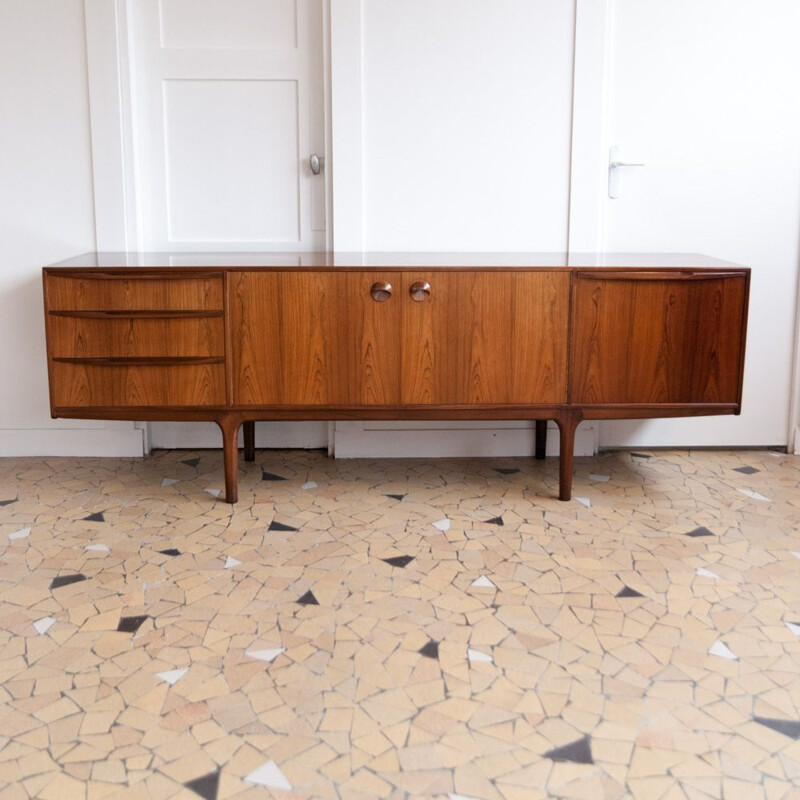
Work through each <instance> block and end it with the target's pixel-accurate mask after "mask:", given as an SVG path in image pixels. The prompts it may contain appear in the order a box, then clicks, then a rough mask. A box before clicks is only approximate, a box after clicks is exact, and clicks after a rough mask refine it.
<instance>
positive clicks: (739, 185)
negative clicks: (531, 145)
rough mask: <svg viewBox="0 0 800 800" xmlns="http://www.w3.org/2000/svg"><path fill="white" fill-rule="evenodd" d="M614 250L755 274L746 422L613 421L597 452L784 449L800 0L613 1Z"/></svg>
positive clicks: (796, 203) (799, 122)
mask: <svg viewBox="0 0 800 800" xmlns="http://www.w3.org/2000/svg"><path fill="white" fill-rule="evenodd" d="M613 9H614V10H613V22H612V25H611V30H610V33H611V37H610V47H611V49H610V52H609V55H610V59H609V66H610V94H609V103H608V119H607V132H608V149H607V151H606V153H607V154H608V152H609V151H610V149H611V147H613V146H617V147H619V152H618V154H617V156H616V160H620V161H626V162H633V163H637V162H644V164H645V166H642V167H640V166H631V167H620V168H617V169H614V170H613V172H616V173H618V175H617V176H616V177H618V179H619V180H618V186H617V187H616V189H617V194H618V197H617V198H616V199H611V198H610V197H609V196H608V192H607V191H606V192H605V197H604V200H603V201H602V202H603V203H604V205H605V208H604V212H605V220H606V225H605V249H606V250H607V251H609V252H614V251H637V250H638V251H641V250H654V251H672V252H702V253H707V254H708V255H713V256H717V257H719V258H724V259H728V260H730V261H736V262H739V263H742V264H745V265H747V266H750V267H752V269H753V274H752V284H751V296H750V316H749V329H748V340H747V355H746V363H745V384H744V397H743V412H742V415H741V416H740V417H709V418H697V419H674V420H658V421H649V422H603V423H602V424H601V426H600V444H601V446H639V447H641V446H648V445H652V446H656V445H660V446H680V445H698V446H700V445H703V446H731V445H741V446H747V445H785V444H786V441H787V428H788V426H787V418H788V403H789V384H790V375H791V358H792V340H793V337H794V333H793V331H794V304H795V291H796V288H795V287H796V285H797V265H798V255H799V253H798V244H800V237H798V219H800V196H798V194H797V185H798V179H800V147H798V146H797V143H798V142H799V141H800V104H798V103H797V101H796V98H797V97H798V96H800V48H798V47H797V32H798V31H800V3H798V2H797V0H763V2H760V3H757V4H754V3H752V2H751V0H704V2H702V3H698V2H696V0H670V2H668V3H667V2H664V1H663V0H615V2H614V4H613Z"/></svg>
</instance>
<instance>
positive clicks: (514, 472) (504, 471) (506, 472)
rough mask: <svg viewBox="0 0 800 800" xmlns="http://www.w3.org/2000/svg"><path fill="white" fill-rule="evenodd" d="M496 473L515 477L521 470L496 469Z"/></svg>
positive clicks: (514, 468)
mask: <svg viewBox="0 0 800 800" xmlns="http://www.w3.org/2000/svg"><path fill="white" fill-rule="evenodd" d="M494 471H495V472H499V473H500V474H501V475H514V474H516V473H517V472H519V470H518V469H517V468H516V467H512V468H509V467H495V468H494Z"/></svg>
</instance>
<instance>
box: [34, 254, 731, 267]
mask: <svg viewBox="0 0 800 800" xmlns="http://www.w3.org/2000/svg"><path fill="white" fill-rule="evenodd" d="M87 268H92V269H107V270H116V269H131V268H145V269H147V268H150V269H161V268H175V269H181V268H185V269H194V270H197V269H198V268H209V269H248V270H252V269H265V270H269V269H273V270H285V269H297V270H305V269H307V270H331V269H362V268H371V269H393V270H400V269H402V270H409V269H412V270H414V269H433V270H445V269H553V268H559V269H562V268H571V269H592V270H596V269H613V268H617V269H620V268H621V269H703V270H722V271H725V270H731V269H737V270H741V269H746V268H745V267H742V266H741V265H739V264H734V263H732V262H730V261H722V260H721V259H718V258H710V257H709V256H705V255H700V254H698V253H570V254H569V255H567V254H566V253H460V252H447V253H445V252H442V253H367V252H364V253H360V252H355V253H350V252H315V253H312V252H305V253H300V252H298V253H289V252H273V253H270V252H177V251H176V252H89V253H82V254H81V255H77V256H73V257H72V258H68V259H66V260H64V261H59V262H57V263H55V264H50V265H48V266H47V267H45V269H59V270H60V269H64V270H70V269H71V270H81V269H87Z"/></svg>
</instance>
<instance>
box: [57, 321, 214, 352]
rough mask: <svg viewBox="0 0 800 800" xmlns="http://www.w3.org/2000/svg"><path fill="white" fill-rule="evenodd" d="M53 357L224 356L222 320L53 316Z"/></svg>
mask: <svg viewBox="0 0 800 800" xmlns="http://www.w3.org/2000/svg"><path fill="white" fill-rule="evenodd" d="M49 336H50V355H51V356H53V357H73V358H81V357H100V356H109V357H120V356H224V354H225V338H224V328H223V324H222V317H221V316H219V317H199V318H195V319H136V318H130V319H104V318H86V319H84V318H80V317H61V316H55V315H51V316H50V324H49Z"/></svg>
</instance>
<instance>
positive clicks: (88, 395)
mask: <svg viewBox="0 0 800 800" xmlns="http://www.w3.org/2000/svg"><path fill="white" fill-rule="evenodd" d="M52 381H53V383H52V390H53V391H52V394H53V406H54V407H55V408H98V407H100V408H103V407H114V408H116V407H126V406H132V407H138V406H183V407H198V406H200V407H202V406H221V405H224V404H225V367H224V364H222V363H216V364H169V365H163V366H156V365H152V364H145V365H123V364H115V365H104V364H79V363H69V362H62V361H54V362H53V363H52Z"/></svg>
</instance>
